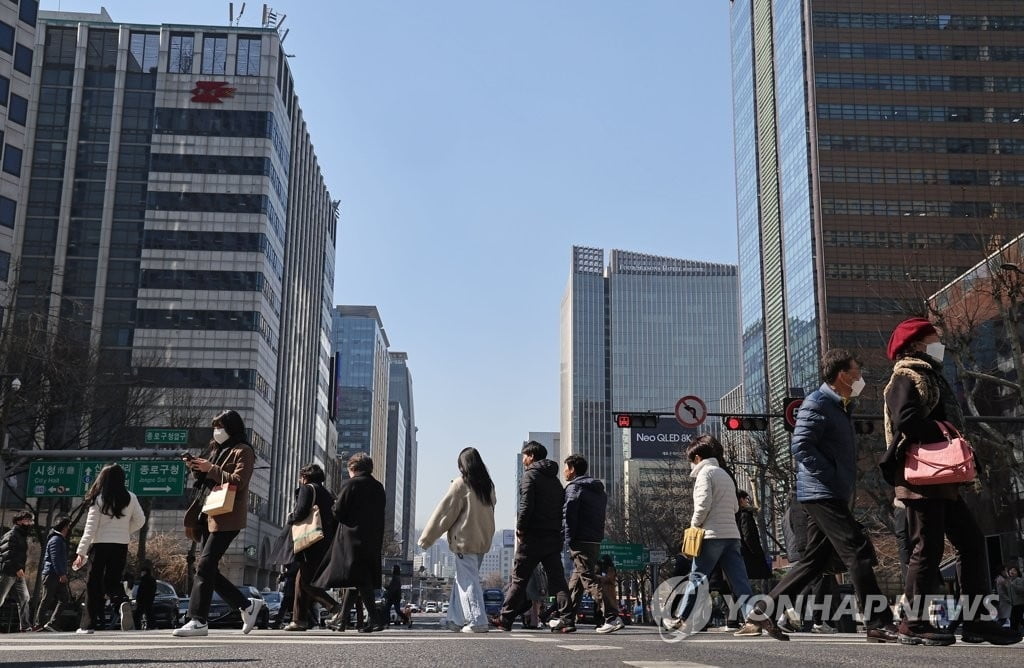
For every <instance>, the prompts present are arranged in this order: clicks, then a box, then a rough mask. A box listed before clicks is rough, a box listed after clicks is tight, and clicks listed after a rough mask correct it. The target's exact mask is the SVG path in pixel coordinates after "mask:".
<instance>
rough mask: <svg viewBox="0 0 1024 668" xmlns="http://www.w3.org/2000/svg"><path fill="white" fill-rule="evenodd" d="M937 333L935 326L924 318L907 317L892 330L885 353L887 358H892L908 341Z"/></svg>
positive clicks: (894, 357)
mask: <svg viewBox="0 0 1024 668" xmlns="http://www.w3.org/2000/svg"><path fill="white" fill-rule="evenodd" d="M938 333H939V332H938V331H937V330H936V329H935V326H934V325H932V323H931V322H929V321H928V320H927V319H925V318H907V319H906V320H904V321H903V322H901V323H900V324H898V325H896V329H894V330H892V336H890V337H889V347H888V349H887V350H886V353H887V354H888V355H889V359H891V360H894V359H896V355H897V354H899V352H900V350H902V349H903V347H904V346H905V345H907V344H908V343H911V342H913V341H917V340H918V339H923V338H924V337H926V336H930V335H932V334H938Z"/></svg>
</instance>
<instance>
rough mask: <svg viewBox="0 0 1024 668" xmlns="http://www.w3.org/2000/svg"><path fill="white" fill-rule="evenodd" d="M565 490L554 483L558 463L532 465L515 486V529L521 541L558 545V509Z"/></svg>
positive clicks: (559, 526) (559, 484) (560, 511)
mask: <svg viewBox="0 0 1024 668" xmlns="http://www.w3.org/2000/svg"><path fill="white" fill-rule="evenodd" d="M564 505H565V491H564V490H563V489H562V483H561V482H559V480H558V464H556V463H555V462H553V461H551V460H550V459H541V460H538V461H535V462H533V463H532V464H530V466H529V467H528V468H527V469H526V471H524V472H523V479H522V482H521V483H520V484H519V513H518V514H517V516H516V530H517V531H521V532H522V534H523V539H522V540H523V542H524V543H525V542H534V541H533V540H531V539H536V540H537V541H540V542H545V543H547V542H551V541H554V542H557V543H558V544H561V542H562V508H563V506H564Z"/></svg>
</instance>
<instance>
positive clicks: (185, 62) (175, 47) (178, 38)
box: [167, 32, 196, 74]
mask: <svg viewBox="0 0 1024 668" xmlns="http://www.w3.org/2000/svg"><path fill="white" fill-rule="evenodd" d="M195 48H196V38H195V35H193V34H192V33H173V32H172V33H171V47H170V50H169V52H168V58H167V71H168V72H171V73H173V74H191V73H192V58H193V55H194V53H195Z"/></svg>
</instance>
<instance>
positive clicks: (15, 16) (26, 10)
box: [0, 0, 39, 320]
mask: <svg viewBox="0 0 1024 668" xmlns="http://www.w3.org/2000/svg"><path fill="white" fill-rule="evenodd" d="M38 12H39V2H38V1H37V0H21V1H20V2H6V3H3V4H0V104H2V105H3V107H4V108H5V110H6V112H7V113H6V114H4V120H3V122H2V123H0V150H2V151H3V152H2V154H0V298H2V302H0V320H2V318H3V310H2V309H6V307H7V305H8V303H7V302H8V299H9V296H8V295H9V293H8V292H7V274H8V272H9V271H10V268H11V256H12V254H13V253H14V222H15V218H16V217H17V211H18V197H19V196H20V193H21V182H22V174H23V173H25V174H27V171H28V170H27V169H23V168H27V165H24V164H23V163H24V156H25V145H26V143H27V139H28V132H27V125H28V106H29V99H30V98H31V97H32V73H33V70H32V57H33V52H34V50H35V48H36V19H37V14H38Z"/></svg>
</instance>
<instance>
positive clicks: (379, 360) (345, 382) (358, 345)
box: [333, 306, 391, 481]
mask: <svg viewBox="0 0 1024 668" xmlns="http://www.w3.org/2000/svg"><path fill="white" fill-rule="evenodd" d="M333 317H334V325H333V336H334V341H333V344H334V354H335V355H337V356H338V359H339V367H340V372H339V378H338V418H337V425H336V426H337V429H338V456H339V457H341V459H342V460H348V458H349V457H351V456H352V455H354V454H355V453H357V452H365V453H367V454H369V455H370V456H371V457H372V458H373V462H374V477H375V478H377V479H378V480H381V481H383V480H384V478H385V471H384V469H385V466H386V461H385V460H386V452H387V435H388V432H387V428H388V381H389V379H390V373H391V367H390V361H389V359H388V346H389V345H390V344H389V342H388V336H387V334H386V333H385V332H384V323H383V322H381V319H380V313H379V312H378V311H377V307H376V306H338V307H336V308H335V309H334V312H333Z"/></svg>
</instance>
